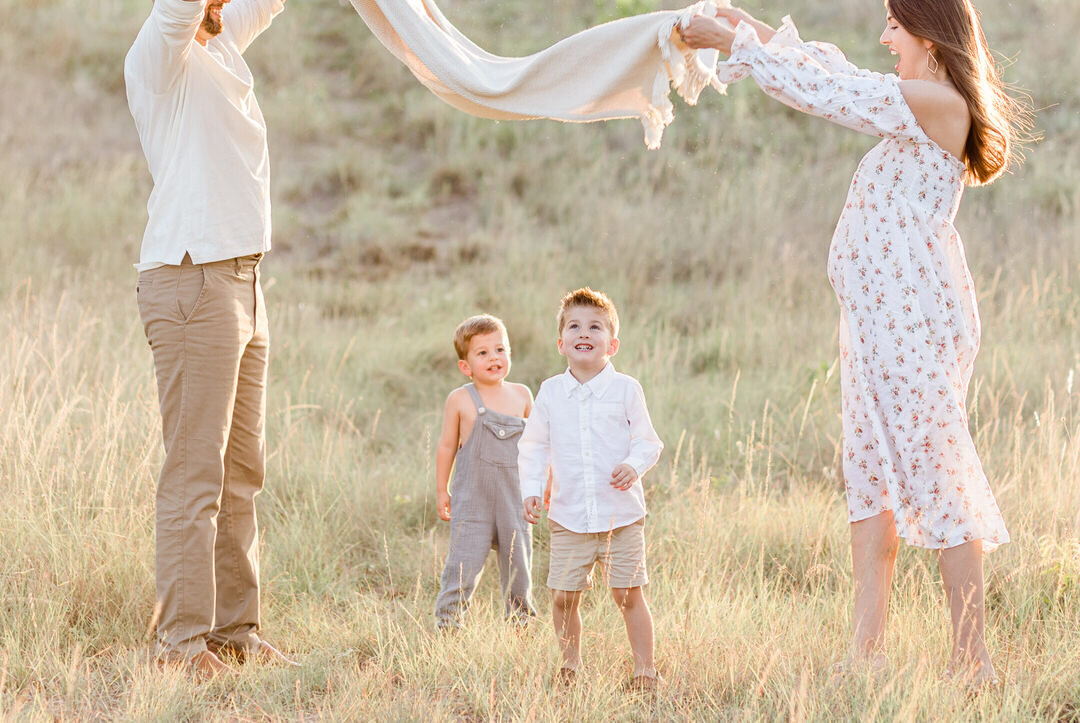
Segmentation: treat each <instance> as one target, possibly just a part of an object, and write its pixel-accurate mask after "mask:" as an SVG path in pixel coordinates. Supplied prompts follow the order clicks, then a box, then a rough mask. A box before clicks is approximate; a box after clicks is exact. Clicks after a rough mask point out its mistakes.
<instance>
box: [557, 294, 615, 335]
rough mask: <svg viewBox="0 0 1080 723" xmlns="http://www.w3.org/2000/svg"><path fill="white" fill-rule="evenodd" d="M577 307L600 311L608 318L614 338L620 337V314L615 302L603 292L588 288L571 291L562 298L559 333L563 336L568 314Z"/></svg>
mask: <svg viewBox="0 0 1080 723" xmlns="http://www.w3.org/2000/svg"><path fill="white" fill-rule="evenodd" d="M575 306H585V307H592V308H594V309H599V310H600V311H602V312H603V313H604V316H606V317H607V322H608V328H609V329H610V330H611V335H612V336H613V337H618V336H619V312H618V311H617V310H616V309H615V302H614V301H612V300H611V299H609V298H608V295H607V294H605V293H603V292H601V291H593V290H592V289H590V288H589V287H588V286H585V287H582V288H580V289H576V290H574V291H571V292H570V293H568V294H567V295H566V296H564V297H562V303H561V304H560V305H559V317H558V318H559V333H560V334H562V331H563V327H564V326H566V313H567V311H569V310H570V309H572V308H574V307H575Z"/></svg>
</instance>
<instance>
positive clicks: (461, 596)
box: [435, 383, 536, 628]
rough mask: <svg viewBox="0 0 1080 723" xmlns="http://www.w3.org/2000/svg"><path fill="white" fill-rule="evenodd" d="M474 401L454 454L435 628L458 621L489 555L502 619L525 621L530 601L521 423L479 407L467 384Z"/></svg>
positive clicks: (529, 536) (473, 390)
mask: <svg viewBox="0 0 1080 723" xmlns="http://www.w3.org/2000/svg"><path fill="white" fill-rule="evenodd" d="M465 388H466V389H468V390H469V396H471V397H472V400H473V403H475V404H476V422H475V424H473V428H472V431H471V432H470V433H469V438H468V439H466V440H465V444H463V445H461V448H460V449H459V450H458V451H457V456H456V458H455V460H454V478H453V486H452V490H451V491H452V493H453V498H452V502H451V505H450V551H449V552H448V553H447V556H446V566H445V567H444V568H443V573H442V589H441V590H440V591H439V597H438V600H436V602H435V623H436V625H438V626H439V627H440V628H444V627H458V626H460V625H461V623H462V620H463V618H464V614H465V608H466V607H467V606H468V604H469V598H470V597H472V594H473V590H475V589H476V583H477V582H478V581H479V580H480V573H481V572H483V570H484V562H485V560H487V556H488V552H489V551H490V550H491V549H492V548H494V549H495V551H496V553H497V555H498V559H499V580H500V581H501V583H502V590H503V594H504V595H505V596H506V617H507V619H508V620H512V621H514V622H521V623H524V622H527V621H528V619H529V618H530V617H533V616H535V615H536V611H535V610H534V609H533V604H532V592H531V586H532V576H531V572H530V568H531V564H532V531H531V529H530V525H529V523H527V522H525V520H524V517H523V515H522V504H521V483H520V482H519V481H518V469H517V456H518V452H517V449H518V438H519V437H521V432H522V430H523V429H525V420H524V419H522V418H520V417H512V416H510V415H508V414H500V413H499V412H493V411H491V410H490V409H487V408H486V407H484V403H483V401H481V399H480V393H479V392H477V391H476V387H475V386H473V385H472V384H471V383H470V384H466V385H465Z"/></svg>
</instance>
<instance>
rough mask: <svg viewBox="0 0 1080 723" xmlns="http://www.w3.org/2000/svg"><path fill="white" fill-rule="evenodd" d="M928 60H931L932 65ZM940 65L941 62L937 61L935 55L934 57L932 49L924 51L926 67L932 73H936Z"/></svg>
mask: <svg viewBox="0 0 1080 723" xmlns="http://www.w3.org/2000/svg"><path fill="white" fill-rule="evenodd" d="M930 61H933V65H931V64H930ZM940 67H941V64H940V63H939V62H938V59H937V58H936V57H934V51H933V50H927V51H926V69H927V70H929V71H930V72H931V73H933V74H934V75H937V71H938V68H940Z"/></svg>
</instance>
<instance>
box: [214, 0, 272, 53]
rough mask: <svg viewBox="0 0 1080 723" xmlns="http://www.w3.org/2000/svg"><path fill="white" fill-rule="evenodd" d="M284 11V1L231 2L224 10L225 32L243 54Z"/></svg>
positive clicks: (243, 0)
mask: <svg viewBox="0 0 1080 723" xmlns="http://www.w3.org/2000/svg"><path fill="white" fill-rule="evenodd" d="M284 9H285V0H232V2H231V3H229V4H228V5H226V6H225V10H224V15H225V23H224V24H225V32H226V33H230V34H231V35H232V37H233V40H234V41H235V42H236V47H237V48H239V49H240V52H241V53H243V52H244V51H246V50H247V49H248V46H249V45H251V43H252V42H253V41H254V40H255V38H257V37H259V35H260V34H261V33H262V32H263V31H264V30H266V29H267V28H268V27H270V22H271V21H272V20H273V19H274V17H275V16H276V15H277V14H278V13H280V12H281V11H282V10H284Z"/></svg>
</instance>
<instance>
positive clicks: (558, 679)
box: [555, 668, 577, 688]
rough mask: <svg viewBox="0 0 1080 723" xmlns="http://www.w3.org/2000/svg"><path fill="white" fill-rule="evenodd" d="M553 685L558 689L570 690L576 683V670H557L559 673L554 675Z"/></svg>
mask: <svg viewBox="0 0 1080 723" xmlns="http://www.w3.org/2000/svg"><path fill="white" fill-rule="evenodd" d="M555 683H556V685H558V686H559V687H560V688H570V687H572V686H573V685H574V684H575V683H577V669H576V668H559V672H558V673H556V674H555Z"/></svg>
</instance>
